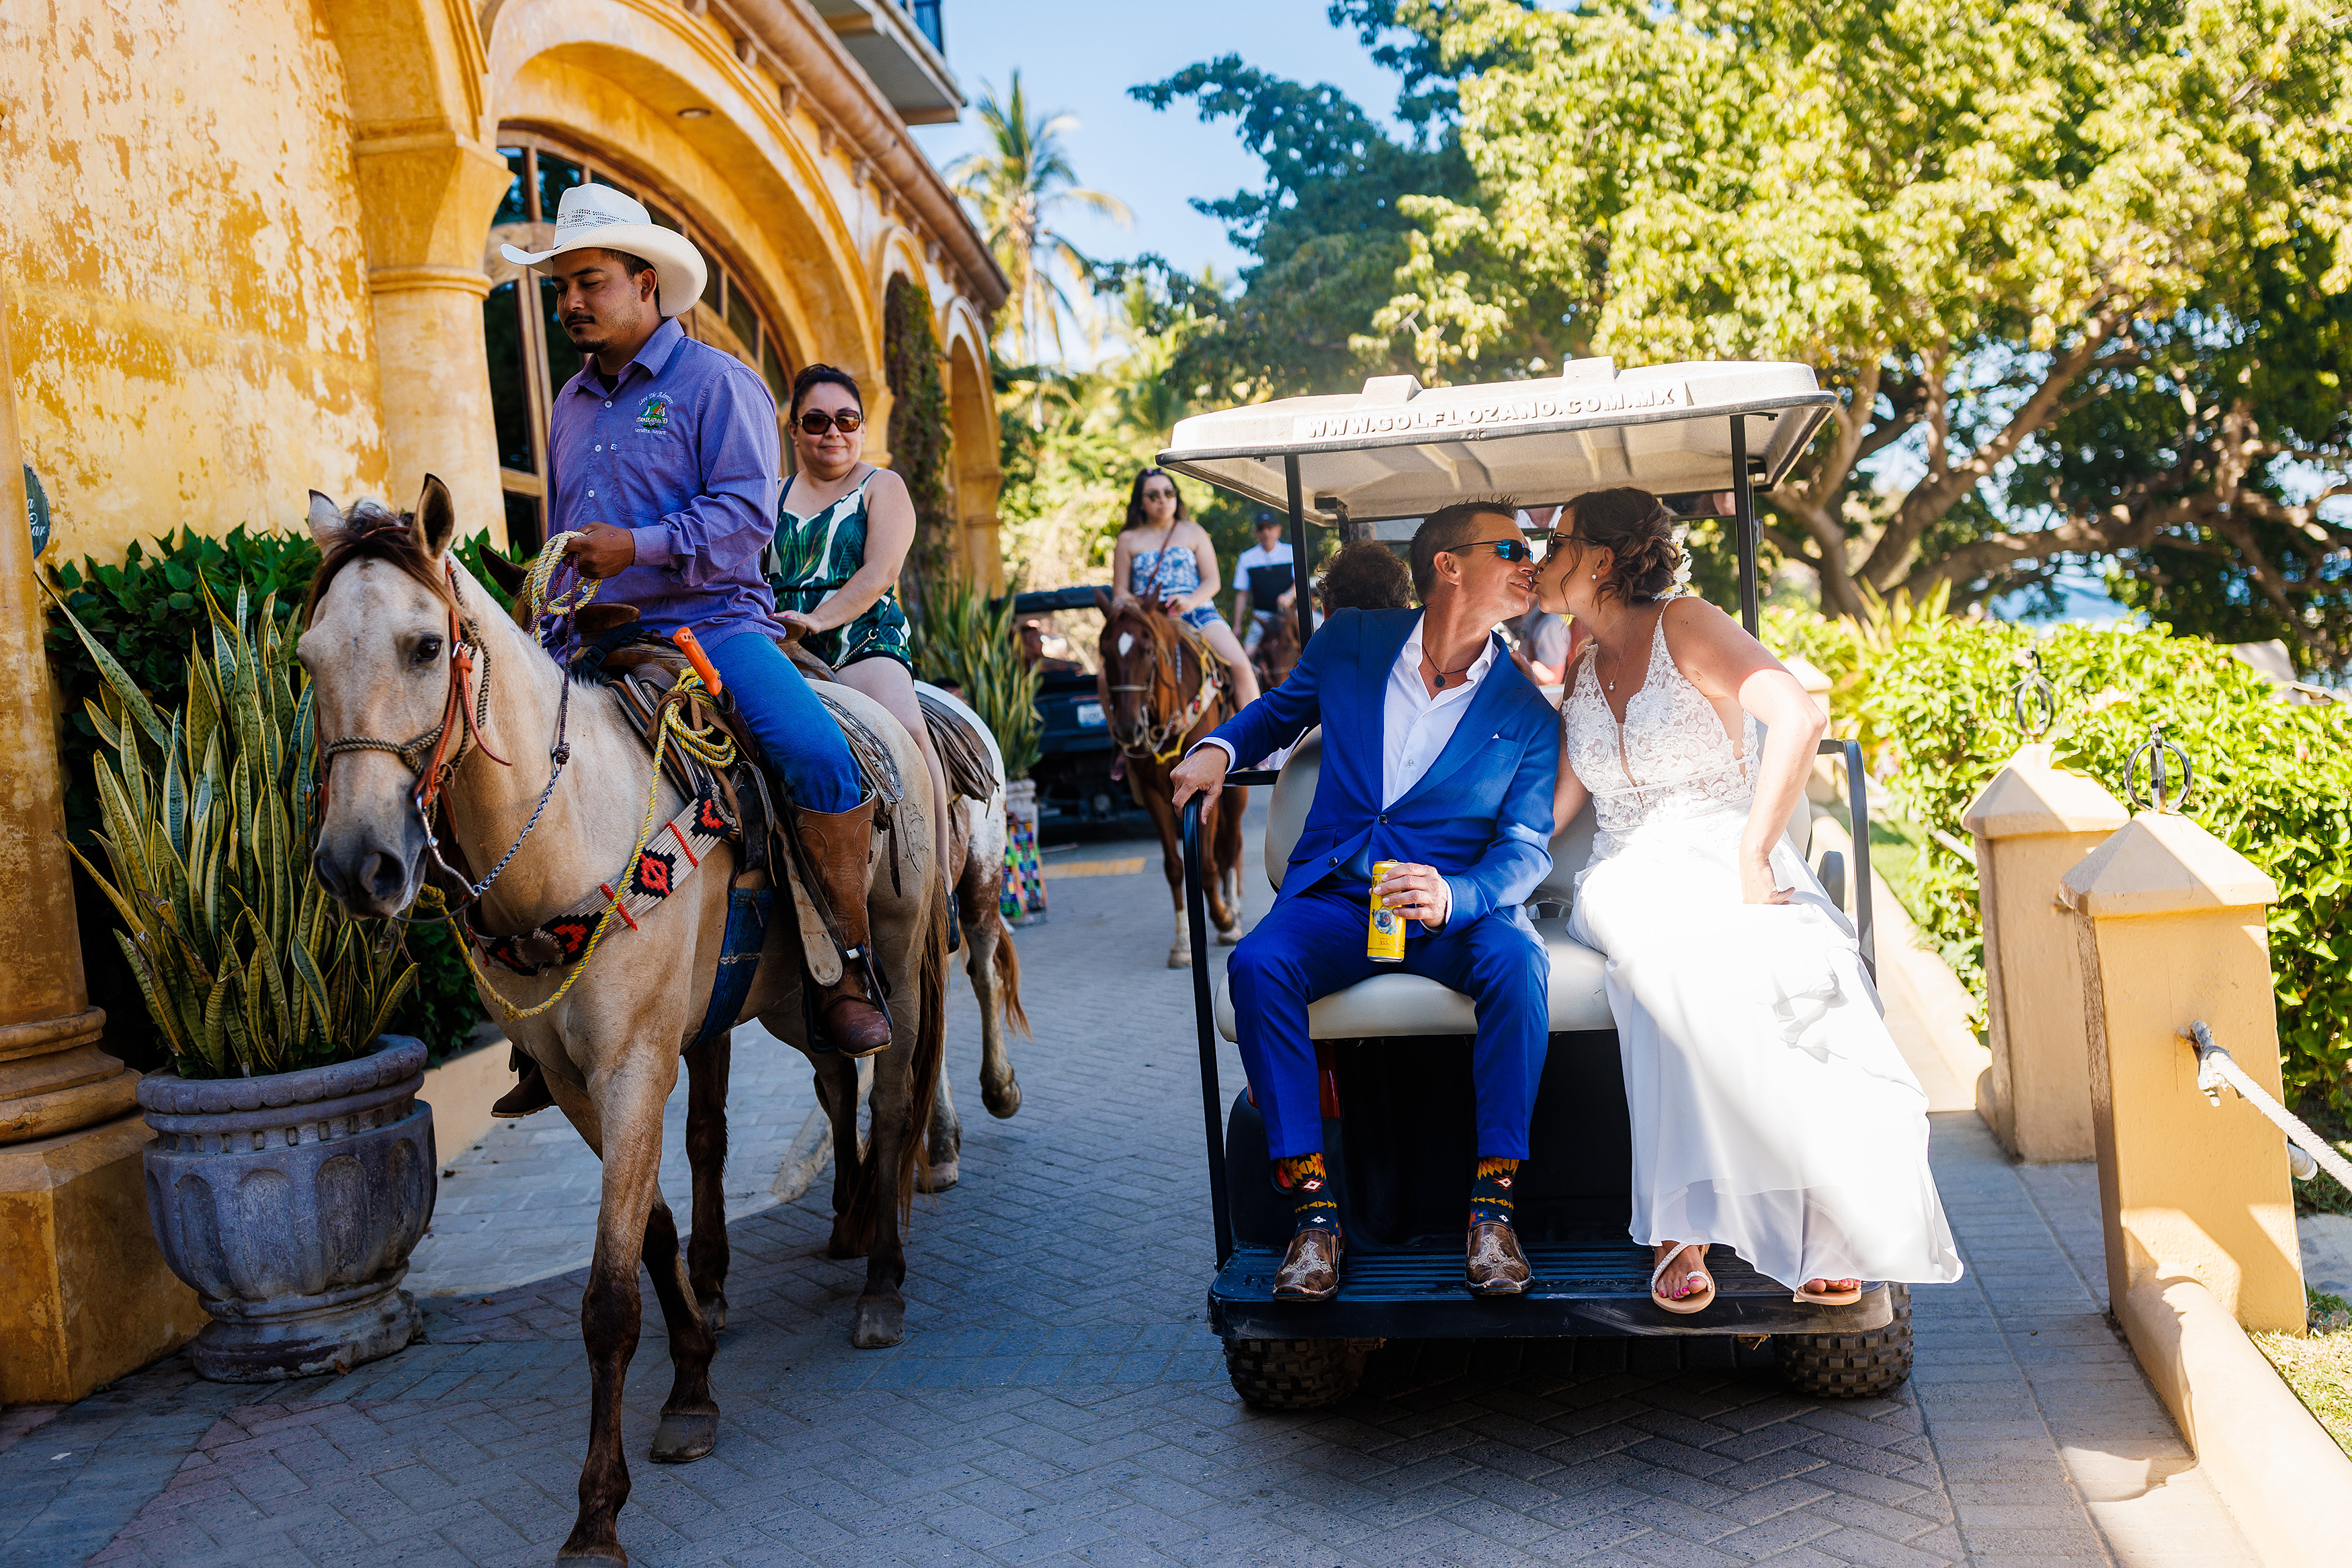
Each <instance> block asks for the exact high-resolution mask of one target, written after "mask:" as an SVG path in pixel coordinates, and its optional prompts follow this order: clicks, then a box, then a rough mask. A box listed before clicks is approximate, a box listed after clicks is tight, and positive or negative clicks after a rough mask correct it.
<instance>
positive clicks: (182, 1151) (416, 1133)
mask: <svg viewBox="0 0 2352 1568" xmlns="http://www.w3.org/2000/svg"><path fill="white" fill-rule="evenodd" d="M424 1082H425V1043H424V1041H422V1040H410V1039H407V1038H406V1037H404V1036H401V1035H386V1036H384V1037H383V1040H382V1041H381V1042H380V1044H379V1047H378V1049H377V1050H376V1051H373V1052H372V1053H371V1054H369V1055H366V1056H362V1057H361V1058H359V1059H358V1060H357V1061H339V1062H336V1063H334V1064H333V1065H332V1066H329V1067H310V1068H305V1069H303V1070H301V1071H298V1072H279V1073H272V1074H269V1075H268V1076H266V1077H260V1078H215V1079H184V1078H182V1077H180V1076H179V1075H178V1074H176V1073H173V1072H171V1071H163V1072H158V1073H152V1074H150V1075H149V1076H148V1077H146V1078H143V1079H142V1080H140V1082H139V1103H140V1105H141V1106H142V1108H144V1109H145V1111H146V1113H147V1124H148V1125H149V1126H151V1127H152V1128H154V1129H155V1132H156V1134H157V1136H156V1139H155V1141H154V1142H153V1143H152V1144H150V1145H148V1146H147V1151H146V1170H147V1214H148V1218H149V1220H150V1222H151V1223H152V1225H153V1226H154V1228H155V1240H156V1243H157V1244H158V1245H159V1246H160V1247H162V1249H163V1260H164V1261H165V1262H166V1263H167V1264H169V1265H170V1266H171V1270H172V1272H173V1273H174V1274H177V1275H178V1276H179V1277H180V1278H181V1279H183V1280H184V1281H187V1282H188V1283H189V1284H190V1285H191V1286H193V1287H194V1289H195V1291H196V1293H197V1295H198V1296H199V1297H201V1298H202V1299H203V1301H204V1307H205V1312H208V1313H210V1314H211V1315H212V1320H213V1321H212V1322H209V1323H206V1324H205V1326H204V1328H203V1329H202V1330H201V1331H200V1332H199V1333H197V1335H196V1337H195V1340H194V1343H192V1344H191V1345H190V1346H189V1347H188V1354H189V1356H190V1358H191V1359H192V1360H194V1363H195V1366H196V1370H197V1371H198V1372H199V1373H201V1374H203V1375H205V1376H206V1377H209V1378H213V1379H215V1380H216V1381H218V1382H223V1383H269V1382H275V1381H277V1380H278V1379H281V1378H289V1377H308V1376H311V1375H316V1374H319V1373H324V1372H342V1371H346V1370H348V1369H350V1368H352V1367H354V1366H357V1365H359V1364H361V1363H362V1362H367V1361H373V1360H375V1359H376V1358H377V1357H379V1356H385V1355H390V1354H392V1353H393V1352H394V1351H396V1350H400V1349H402V1348H404V1346H406V1345H407V1344H408V1343H409V1342H410V1341H412V1340H414V1339H415V1338H416V1336H417V1333H418V1331H419V1329H420V1328H421V1327H422V1322H421V1320H420V1318H419V1317H418V1314H417V1311H416V1301H415V1298H413V1297H412V1296H410V1295H409V1293H408V1292H407V1291H404V1290H402V1289H401V1288H400V1281H401V1280H402V1279H403V1278H404V1277H405V1276H406V1274H407V1273H408V1254H409V1252H410V1250H411V1249H413V1248H415V1245H416V1243H417V1241H418V1240H419V1239H421V1238H422V1237H423V1236H424V1234H425V1226H426V1225H427V1224H429V1223H430V1222H431V1221H432V1218H433V1200H434V1196H435V1192H436V1187H437V1186H438V1183H437V1182H436V1180H435V1158H434V1144H433V1108H432V1107H431V1106H430V1105H427V1104H425V1103H424V1102H422V1101H420V1100H418V1099H417V1098H416V1092H417V1089H418V1087H419V1086H420V1085H422V1084H423V1083H424Z"/></svg>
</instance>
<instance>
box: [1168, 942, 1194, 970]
mask: <svg viewBox="0 0 2352 1568" xmlns="http://www.w3.org/2000/svg"><path fill="white" fill-rule="evenodd" d="M1168 967H1170V968H1171V969H1189V968H1191V967H1192V949H1191V948H1190V947H1171V948H1170V949H1169V950H1168Z"/></svg>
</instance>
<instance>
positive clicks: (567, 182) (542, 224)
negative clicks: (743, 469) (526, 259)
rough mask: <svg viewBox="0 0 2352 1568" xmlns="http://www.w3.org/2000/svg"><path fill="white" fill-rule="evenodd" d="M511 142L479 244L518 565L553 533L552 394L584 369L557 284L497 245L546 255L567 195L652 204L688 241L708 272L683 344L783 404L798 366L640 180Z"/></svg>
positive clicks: (757, 310)
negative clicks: (759, 383) (736, 367)
mask: <svg viewBox="0 0 2352 1568" xmlns="http://www.w3.org/2000/svg"><path fill="white" fill-rule="evenodd" d="M506 141H507V142H508V145H506V146H503V147H501V148H500V149H499V152H500V154H501V155H502V156H503V157H504V158H505V159H506V161H507V170H508V173H509V182H508V185H507V193H506V197H505V199H504V200H503V201H501V202H500V203H499V211H498V215H497V217H496V219H495V220H493V222H492V225H491V227H490V234H489V239H488V243H487V244H486V245H485V246H483V262H482V266H483V270H485V271H486V272H488V274H489V276H490V292H489V295H488V298H485V299H484V300H483V301H482V346H483V349H484V351H485V352H486V354H487V355H488V360H489V372H490V418H491V422H492V423H493V425H494V426H495V428H496V432H497V445H498V452H499V484H500V486H502V487H503V489H504V490H505V493H506V523H507V549H508V552H509V554H511V555H514V556H516V557H518V558H520V557H523V556H528V555H530V554H533V553H535V552H536V551H537V550H538V549H539V547H540V544H541V541H542V540H543V539H545V538H546V537H547V532H546V530H547V513H546V506H547V494H548V488H549V483H548V480H549V476H548V472H547V428H548V417H549V411H550V409H551V408H552V406H553V404H554V399H555V394H556V393H557V392H561V391H562V388H563V384H564V383H565V382H568V381H570V380H571V379H572V377H573V376H574V375H575V374H577V373H578V372H579V370H580V366H581V356H580V354H579V353H578V351H577V350H574V349H573V348H572V340H571V339H570V337H569V336H567V335H566V334H565V332H564V330H563V324H562V322H561V321H560V320H558V319H556V315H555V284H554V282H553V280H551V279H550V278H548V277H544V276H543V275H541V274H540V273H538V272H535V271H532V270H530V268H528V267H517V266H516V265H515V264H514V263H512V262H510V261H508V260H507V259H506V258H505V257H504V256H500V255H499V246H502V245H511V246H515V247H516V248H517V249H519V250H530V251H538V250H544V249H546V248H547V247H548V246H551V245H552V244H553V243H554V239H553V235H554V233H555V214H556V210H557V205H558V204H559V203H561V202H562V199H563V193H564V192H566V191H568V190H570V189H571V188H572V187H573V186H574V185H582V184H588V183H596V184H604V185H610V186H612V187H613V188H614V189H615V190H617V191H620V192H622V193H625V194H627V195H630V196H634V197H635V198H636V199H637V200H638V201H641V202H643V203H645V204H646V214H647V215H649V216H650V217H651V218H652V219H653V221H654V222H655V223H656V224H659V225H661V226H662V227H664V228H666V229H674V230H676V231H677V233H679V234H682V235H686V237H687V238H688V239H690V240H692V241H693V242H694V244H695V247H696V248H697V249H698V250H699V251H701V252H702V259H703V260H704V262H705V263H707V264H708V265H709V268H710V282H709V286H708V287H706V288H704V290H703V293H702V298H700V299H699V300H698V301H697V302H696V303H695V305H694V306H693V307H692V308H689V309H688V311H687V312H686V313H685V315H684V316H682V317H681V318H680V319H679V323H678V324H679V325H680V326H682V327H683V328H685V329H686V334H687V336H688V337H689V338H693V339H696V340H699V341H701V342H705V343H709V344H710V345H711V346H712V347H713V348H718V349H724V350H727V351H728V352H729V353H730V354H733V355H734V356H735V357H736V358H737V359H740V360H741V361H743V362H744V363H745V364H747V365H749V366H751V368H752V369H753V370H755V371H758V372H759V373H760V376H761V380H763V381H765V382H767V383H768V388H769V390H770V391H771V392H772V393H774V395H775V399H776V402H777V404H778V405H779V407H781V406H782V403H783V401H784V397H785V393H786V392H787V391H788V390H789V389H790V387H791V385H792V376H793V370H792V360H791V357H790V355H789V352H788V350H786V349H785V347H784V344H783V342H782V339H781V338H780V337H779V336H778V335H777V333H776V331H775V329H774V326H773V325H772V323H773V320H774V317H773V315H772V312H771V311H769V310H768V309H767V308H765V307H764V306H763V305H761V303H760V301H759V299H758V298H756V297H755V296H754V295H753V294H752V293H751V291H750V290H749V289H747V288H745V287H743V286H742V284H741V281H740V275H739V274H738V273H737V272H736V271H735V270H734V269H732V268H730V267H729V266H728V265H727V262H726V259H725V256H726V252H725V247H724V246H720V245H718V244H716V243H714V242H713V241H712V240H711V238H710V236H709V235H707V234H706V233H704V232H703V231H702V230H700V229H698V228H696V227H695V226H694V225H692V224H690V223H688V221H687V220H686V219H685V218H684V217H683V216H682V215H681V214H679V213H677V210H676V209H675V208H671V207H666V206H664V205H663V204H661V201H660V198H659V197H658V196H657V195H656V194H653V193H650V188H649V187H648V186H647V185H646V184H645V183H642V182H639V181H635V180H632V179H629V178H627V177H625V176H623V175H618V174H616V173H614V172H613V171H612V170H610V169H609V168H608V167H607V166H606V165H605V164H604V163H603V162H601V161H599V160H597V159H594V158H592V157H587V156H583V155H582V154H580V153H577V152H572V150H570V149H568V148H564V147H562V146H561V145H560V144H558V143H556V142H552V141H547V140H545V139H543V138H541V137H537V136H526V135H519V134H515V133H512V132H509V134H508V136H507V138H506ZM786 450H787V451H789V450H790V444H789V443H787V444H786Z"/></svg>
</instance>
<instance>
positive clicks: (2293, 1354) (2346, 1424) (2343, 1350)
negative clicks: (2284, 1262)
mask: <svg viewBox="0 0 2352 1568" xmlns="http://www.w3.org/2000/svg"><path fill="white" fill-rule="evenodd" d="M2307 1293H2308V1294H2309V1296H2310V1298H2311V1333H2310V1335H2309V1337H2307V1338H2306V1337H2304V1336H2301V1335H2297V1334H2284V1333H2253V1334H2249V1335H2247V1336H2246V1337H2247V1338H2249V1339H2251V1340H2252V1341H2253V1342H2254V1348H2255V1349H2257V1350H2259V1351H2261V1352H2262V1353H2263V1355H2265V1356H2267V1357H2268V1358H2269V1359H2270V1364H2271V1365H2273V1367H2276V1368H2277V1369H2278V1375H2279V1376H2280V1377H2281V1378H2282V1379H2284V1381H2285V1383H2286V1385H2287V1387H2288V1388H2290V1389H2292V1390H2293V1391H2294V1396H2295V1397H2296V1398H2297V1399H2300V1400H2302V1401H2303V1407H2304V1408H2305V1409H2306V1410H2308V1411H2310V1412H2311V1413H2312V1415H2314V1416H2317V1417H2318V1419H2319V1424H2320V1425H2321V1426H2322V1427H2326V1429H2327V1435H2328V1436H2329V1437H2333V1438H2335V1439H2336V1447H2337V1448H2341V1449H2343V1450H2344V1451H2345V1453H2346V1454H2347V1455H2352V1305H2347V1303H2346V1301H2344V1298H2343V1297H2341V1296H2330V1295H2324V1294H2322V1293H2321V1292H2319V1291H2309V1292H2307Z"/></svg>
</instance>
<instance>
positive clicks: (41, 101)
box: [0, 0, 385, 559]
mask: <svg viewBox="0 0 2352 1568" xmlns="http://www.w3.org/2000/svg"><path fill="white" fill-rule="evenodd" d="M0 200H5V209H0V210H5V218H6V222H5V225H0V308H5V310H6V311H7V313H8V327H9V330H10V333H11V335H12V337H13V340H14V342H15V345H16V394H17V411H18V416H19V420H20V423H21V425H22V428H23V434H24V444H25V448H26V461H27V462H29V463H31V464H32V465H33V466H34V468H35V470H36V471H37V473H39V475H40V476H41V478H42V481H43V483H44V484H45V485H46V486H47V488H48V491H49V495H50V497H51V500H52V502H53V504H54V507H55V512H56V517H57V523H58V529H57V534H56V537H55V538H54V539H53V541H52V544H51V553H50V557H49V559H60V558H63V557H71V558H79V556H81V555H82V554H84V553H88V554H93V555H97V556H99V557H100V558H101V559H106V558H110V557H116V556H119V555H120V553H121V549H122V548H123V547H124V546H125V545H126V544H128V543H129V542H130V541H131V540H132V539H134V538H143V537H145V536H148V535H152V534H155V533H160V532H162V531H163V530H165V529H167V528H175V527H177V526H179V525H180V524H182V523H187V524H192V525H194V526H195V527H196V528H199V529H203V530H206V531H222V530H226V528H230V527H233V526H234V525H236V524H237V523H239V522H250V523H255V524H284V523H286V522H288V521H289V520H291V519H294V518H296V517H299V513H300V511H301V500H302V495H303V492H304V491H305V490H306V489H308V488H310V487H311V486H317V487H318V488H320V489H322V490H326V491H329V492H331V493H332V494H334V495H337V496H348V495H351V494H352V493H354V492H356V491H361V490H373V491H380V490H381V489H382V487H383V483H384V478H385V457H384V447H383V413H382V402H381V398H380V395H379V391H378V385H377V372H376V368H375V356H374V344H373V312H372V309H371V306H370V301H369V298H368V292H367V282H366V261H365V258H364V254H363V249H362V240H361V234H360V226H359V212H358V201H357V196H356V193H355V189H354V185H353V181H352V150H351V128H350V121H349V117H348V114H347V112H346V110H345V108H344V89H343V77H342V68H341V63H340V60H339V57H338V56H337V54H336V51H335V48H334V46H333V44H332V42H331V40H330V39H329V38H328V37H326V36H325V33H324V29H323V26H322V25H321V24H320V21H319V20H318V19H317V17H316V16H315V15H314V13H313V10H312V8H311V6H310V4H309V3H308V0H111V3H110V0H11V3H10V4H9V5H6V6H5V7H0Z"/></svg>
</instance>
